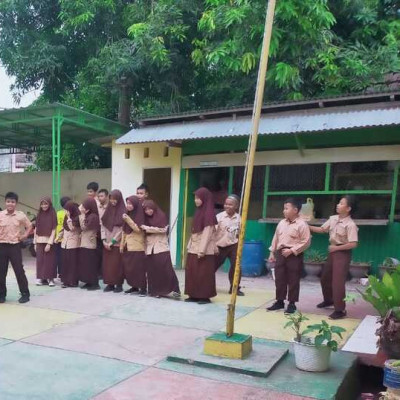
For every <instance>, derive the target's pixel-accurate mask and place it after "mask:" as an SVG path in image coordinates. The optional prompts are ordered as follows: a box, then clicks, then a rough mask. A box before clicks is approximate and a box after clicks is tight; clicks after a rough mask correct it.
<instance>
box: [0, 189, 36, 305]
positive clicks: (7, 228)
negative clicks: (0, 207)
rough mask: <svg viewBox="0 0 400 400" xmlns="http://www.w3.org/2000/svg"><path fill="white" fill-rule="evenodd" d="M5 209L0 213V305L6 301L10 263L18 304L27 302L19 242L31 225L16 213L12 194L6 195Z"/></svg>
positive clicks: (15, 201) (27, 291)
mask: <svg viewBox="0 0 400 400" xmlns="http://www.w3.org/2000/svg"><path fill="white" fill-rule="evenodd" d="M5 197H6V209H5V210H4V211H0V303H4V302H5V301H6V296H7V286H6V277H7V272H8V263H9V262H11V265H12V267H13V270H14V273H15V277H16V278H17V282H18V287H19V290H20V292H21V297H20V299H19V300H18V301H19V302H20V303H26V302H28V301H29V296H30V294H29V288H28V280H27V279H26V275H25V271H24V266H23V264H22V252H21V242H23V241H24V240H25V239H26V238H27V237H28V236H29V234H30V233H31V230H32V224H31V222H30V221H29V219H28V217H27V216H26V215H25V214H24V213H23V212H22V211H17V210H16V207H17V203H18V195H17V194H16V193H13V192H9V193H7V194H6V196H5Z"/></svg>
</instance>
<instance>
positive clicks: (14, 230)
mask: <svg viewBox="0 0 400 400" xmlns="http://www.w3.org/2000/svg"><path fill="white" fill-rule="evenodd" d="M31 228H32V224H31V221H29V219H28V217H27V216H26V215H25V214H24V213H23V212H22V211H14V213H12V214H9V213H8V212H7V210H4V211H0V243H8V244H17V243H19V237H20V236H21V235H22V234H24V233H25V232H26V231H27V230H30V229H31Z"/></svg>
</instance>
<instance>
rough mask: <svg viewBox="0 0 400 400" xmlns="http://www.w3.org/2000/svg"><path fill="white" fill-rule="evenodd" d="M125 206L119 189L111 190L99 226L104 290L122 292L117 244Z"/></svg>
mask: <svg viewBox="0 0 400 400" xmlns="http://www.w3.org/2000/svg"><path fill="white" fill-rule="evenodd" d="M125 211H126V207H125V204H124V199H123V197H122V193H121V191H120V190H112V191H111V193H110V201H109V204H108V206H107V208H106V211H105V212H104V215H103V218H102V219H101V221H102V227H101V239H102V240H103V247H104V249H103V268H102V270H103V281H104V283H105V284H106V285H107V286H106V287H105V288H104V291H105V292H114V293H120V292H122V284H123V283H124V271H123V268H122V260H121V253H120V249H119V244H120V241H121V236H122V225H123V224H124V220H123V218H122V215H123V214H125Z"/></svg>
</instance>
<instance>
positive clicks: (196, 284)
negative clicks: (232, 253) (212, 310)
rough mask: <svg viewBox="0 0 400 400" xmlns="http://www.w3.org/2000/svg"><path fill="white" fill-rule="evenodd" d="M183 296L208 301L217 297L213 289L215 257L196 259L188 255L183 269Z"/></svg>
mask: <svg viewBox="0 0 400 400" xmlns="http://www.w3.org/2000/svg"><path fill="white" fill-rule="evenodd" d="M185 294H187V295H188V296H189V297H192V298H194V299H209V298H211V297H215V296H216V295H217V290H216V287H215V256H204V257H202V258H198V257H197V254H190V253H189V254H188V255H187V259H186V268H185Z"/></svg>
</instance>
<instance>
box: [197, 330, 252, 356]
mask: <svg viewBox="0 0 400 400" xmlns="http://www.w3.org/2000/svg"><path fill="white" fill-rule="evenodd" d="M252 350H253V339H252V337H251V336H250V335H242V334H240V333H234V334H233V335H232V336H230V337H228V336H226V333H224V332H220V333H214V334H213V335H211V336H208V337H207V338H206V340H205V342H204V354H207V355H210V356H215V357H224V358H233V359H240V360H243V359H244V358H246V357H248V356H249V355H250V353H251V351H252Z"/></svg>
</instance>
